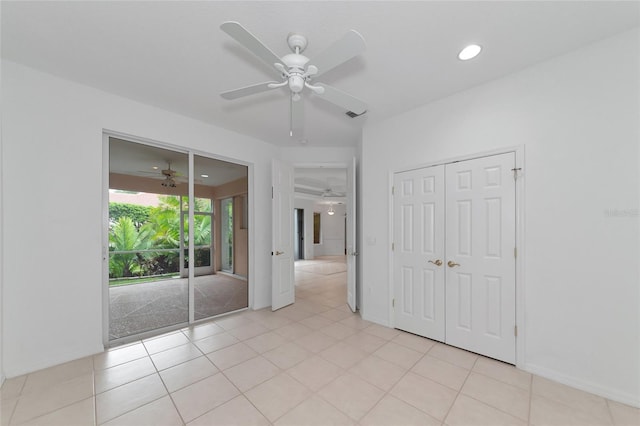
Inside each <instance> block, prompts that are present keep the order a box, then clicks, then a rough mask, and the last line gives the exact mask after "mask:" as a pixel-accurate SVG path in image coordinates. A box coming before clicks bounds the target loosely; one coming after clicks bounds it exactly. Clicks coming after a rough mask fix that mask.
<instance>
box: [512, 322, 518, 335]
mask: <svg viewBox="0 0 640 426" xmlns="http://www.w3.org/2000/svg"><path fill="white" fill-rule="evenodd" d="M513 335H514V336H516V337H518V326H517V325H514V326H513Z"/></svg>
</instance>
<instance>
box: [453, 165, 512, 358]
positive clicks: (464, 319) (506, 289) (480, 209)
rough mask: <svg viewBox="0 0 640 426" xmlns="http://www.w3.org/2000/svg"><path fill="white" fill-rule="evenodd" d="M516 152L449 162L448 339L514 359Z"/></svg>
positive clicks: (492, 355)
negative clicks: (514, 176)
mask: <svg viewBox="0 0 640 426" xmlns="http://www.w3.org/2000/svg"><path fill="white" fill-rule="evenodd" d="M514 167H515V154H514V153H506V154H500V155H495V156H491V157H484V158H477V159H474V160H468V161H461V162H458V163H452V164H447V165H446V182H447V183H446V212H447V221H446V261H447V264H446V265H445V269H446V282H447V284H446V324H447V325H446V342H447V343H448V344H450V345H453V346H458V347H461V348H464V349H468V350H470V351H473V352H477V353H481V354H483V355H487V356H489V357H492V358H496V359H499V360H502V361H505V362H509V363H514V362H515V347H516V345H515V335H514V327H515V324H516V322H515V256H514V249H515V181H514V179H513V172H512V170H511V169H512V168H514Z"/></svg>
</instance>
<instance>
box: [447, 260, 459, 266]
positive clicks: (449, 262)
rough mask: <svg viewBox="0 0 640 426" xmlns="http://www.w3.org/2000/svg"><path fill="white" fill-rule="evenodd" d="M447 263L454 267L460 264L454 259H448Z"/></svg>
mask: <svg viewBox="0 0 640 426" xmlns="http://www.w3.org/2000/svg"><path fill="white" fill-rule="evenodd" d="M447 265H449V268H453V267H454V266H460V264H459V263H456V262H454V261H453V260H450V261H448V262H447Z"/></svg>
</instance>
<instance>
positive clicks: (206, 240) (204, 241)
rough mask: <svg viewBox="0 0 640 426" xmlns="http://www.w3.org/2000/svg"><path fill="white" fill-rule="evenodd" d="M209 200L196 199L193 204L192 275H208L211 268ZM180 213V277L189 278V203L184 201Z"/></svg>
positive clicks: (211, 241) (210, 215) (211, 215)
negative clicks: (181, 265)
mask: <svg viewBox="0 0 640 426" xmlns="http://www.w3.org/2000/svg"><path fill="white" fill-rule="evenodd" d="M212 204H213V202H212V200H211V198H198V197H196V199H195V202H194V212H193V225H194V227H193V243H194V247H193V248H194V266H195V270H194V271H193V272H194V275H195V276H200V275H210V274H212V273H213V272H214V268H213V239H212V231H213V220H212V217H213V208H212ZM182 205H183V211H182V227H183V229H184V232H183V244H182V253H183V256H184V261H183V271H182V273H181V274H182V276H184V277H188V276H189V202H188V199H185V201H184V202H183V204H182Z"/></svg>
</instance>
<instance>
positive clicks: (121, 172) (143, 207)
mask: <svg viewBox="0 0 640 426" xmlns="http://www.w3.org/2000/svg"><path fill="white" fill-rule="evenodd" d="M185 176H189V162H188V154H186V153H183V152H176V151H171V150H167V149H162V148H158V147H154V146H149V145H144V144H139V143H134V142H129V141H125V140H121V139H117V138H113V137H110V138H109V223H108V235H109V278H108V295H109V325H108V326H109V340H116V339H122V338H126V337H128V336H133V335H137V334H141V333H146V332H149V331H152V330H155V329H162V328H166V327H171V326H176V325H180V324H185V323H187V322H188V321H189V295H188V280H187V279H186V278H182V277H181V275H180V265H181V261H180V257H181V254H180V253H181V250H180V248H181V247H180V245H181V238H180V235H181V233H182V231H183V230H182V229H181V220H180V218H181V207H180V206H181V201H182V198H183V197H185V196H186V195H187V193H188V185H187V181H186V178H185Z"/></svg>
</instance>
